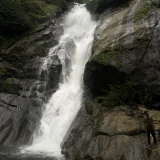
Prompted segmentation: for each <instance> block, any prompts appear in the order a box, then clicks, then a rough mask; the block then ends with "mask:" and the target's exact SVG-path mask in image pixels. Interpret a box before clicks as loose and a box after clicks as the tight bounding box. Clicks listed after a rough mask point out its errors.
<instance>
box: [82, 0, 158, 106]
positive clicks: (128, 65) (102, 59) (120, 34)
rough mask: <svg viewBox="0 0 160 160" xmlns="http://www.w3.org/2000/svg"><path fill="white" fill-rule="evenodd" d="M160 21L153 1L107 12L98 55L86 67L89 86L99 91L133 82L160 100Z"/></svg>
mask: <svg viewBox="0 0 160 160" xmlns="http://www.w3.org/2000/svg"><path fill="white" fill-rule="evenodd" d="M159 19H160V12H159V8H157V5H155V4H154V3H153V2H152V1H149V2H148V1H145V2H143V1H141V0H137V1H131V2H130V5H129V6H128V7H124V8H119V9H117V10H115V11H113V12H111V13H109V14H108V13H106V14H105V13H104V14H103V15H102V16H101V18H100V25H99V27H98V28H97V32H96V40H95V44H94V49H93V53H94V55H93V57H92V58H91V60H90V61H89V62H88V64H87V66H86V70H85V75H84V82H85V84H86V85H87V86H89V88H90V89H91V90H96V92H98V91H102V90H105V89H107V88H108V85H114V84H122V83H125V82H126V81H133V82H136V83H137V84H139V85H142V86H143V87H145V88H148V89H149V90H150V92H151V94H153V95H154V96H153V97H154V99H155V101H159V100H158V99H159V98H158V97H159V95H160V92H159V81H158V79H159V78H160V77H159V75H160V70H159V52H160V47H159V43H160V38H159V37H160V35H159V33H160V26H159ZM156 103H157V102H156Z"/></svg>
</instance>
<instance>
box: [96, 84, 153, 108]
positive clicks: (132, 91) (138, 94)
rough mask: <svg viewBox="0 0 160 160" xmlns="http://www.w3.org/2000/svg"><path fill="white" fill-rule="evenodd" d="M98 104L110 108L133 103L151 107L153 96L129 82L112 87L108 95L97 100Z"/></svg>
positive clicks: (147, 90) (107, 92)
mask: <svg viewBox="0 0 160 160" xmlns="http://www.w3.org/2000/svg"><path fill="white" fill-rule="evenodd" d="M96 102H97V103H98V104H100V105H101V106H102V107H109V108H112V107H115V106H118V105H123V104H133V103H137V104H138V103H139V104H145V105H149V104H150V103H151V102H152V94H151V92H150V90H149V89H147V88H145V87H143V86H142V85H139V84H136V83H133V82H130V81H128V82H126V83H125V84H122V85H114V86H110V88H109V89H108V90H106V95H104V96H102V97H98V98H96Z"/></svg>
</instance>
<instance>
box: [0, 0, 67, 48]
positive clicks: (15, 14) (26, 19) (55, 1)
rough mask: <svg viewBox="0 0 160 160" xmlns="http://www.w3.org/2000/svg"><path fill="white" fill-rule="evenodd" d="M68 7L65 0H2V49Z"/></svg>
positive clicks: (0, 13) (0, 31)
mask: <svg viewBox="0 0 160 160" xmlns="http://www.w3.org/2000/svg"><path fill="white" fill-rule="evenodd" d="M66 8H67V3H66V1H65V0H0V49H1V48H6V47H8V46H9V45H11V44H13V43H14V42H15V41H17V40H18V39H19V37H20V36H21V35H22V34H23V33H25V32H27V31H29V30H30V29H32V28H34V27H35V26H37V25H38V24H40V23H44V22H46V21H47V20H49V19H51V18H52V17H54V16H55V15H56V14H57V13H59V12H62V10H64V9H66Z"/></svg>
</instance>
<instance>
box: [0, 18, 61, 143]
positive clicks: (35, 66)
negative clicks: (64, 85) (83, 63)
mask: <svg viewBox="0 0 160 160" xmlns="http://www.w3.org/2000/svg"><path fill="white" fill-rule="evenodd" d="M62 34H63V27H62V26H61V25H59V22H58V21H56V22H47V23H45V24H43V25H41V26H39V27H38V28H36V29H35V30H34V31H32V32H30V33H28V34H27V35H26V36H25V37H24V38H23V39H22V40H20V41H19V42H17V43H16V44H14V45H13V46H12V47H10V48H9V49H7V50H3V52H2V53H1V60H0V111H1V112H0V122H1V124H0V143H1V144H5V145H8V144H17V145H19V144H26V143H28V142H29V140H30V139H31V136H32V134H33V131H34V130H35V128H36V127H37V124H38V122H39V119H40V118H41V107H42V106H43V105H44V103H45V102H46V101H47V99H48V98H49V97H50V95H51V94H52V93H54V92H55V91H56V89H57V88H58V83H59V79H60V75H61V70H62V65H61V62H60V60H59V58H58V55H57V54H56V52H53V53H52V51H50V52H51V54H50V55H49V54H48V53H50V52H49V50H50V48H52V47H54V46H55V45H57V44H58V40H59V37H60V36H61V35H62Z"/></svg>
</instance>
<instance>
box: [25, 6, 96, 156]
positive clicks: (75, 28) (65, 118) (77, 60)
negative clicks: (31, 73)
mask: <svg viewBox="0 0 160 160" xmlns="http://www.w3.org/2000/svg"><path fill="white" fill-rule="evenodd" d="M63 28H64V34H63V35H62V36H61V37H60V41H59V44H58V45H57V46H56V47H54V48H51V49H50V52H49V55H48V58H47V59H46V61H45V62H44V65H43V66H42V67H43V69H47V65H48V64H49V63H50V60H51V57H52V55H55V54H57V55H58V57H59V59H60V61H61V63H62V74H61V80H60V82H59V89H58V90H57V91H56V92H55V93H54V94H53V95H52V97H51V98H50V100H49V101H48V103H47V104H46V105H45V108H44V111H43V115H42V119H41V123H40V127H39V130H38V133H36V134H35V135H34V139H33V143H32V145H31V146H29V147H27V148H25V149H24V150H25V151H28V152H32V153H45V154H50V155H53V156H56V157H59V156H61V147H60V144H61V142H62V141H63V137H64V136H65V134H66V132H67V130H68V129H69V127H70V125H71V123H72V121H73V119H74V118H75V116H76V114H77V112H78V110H79V109H80V107H81V104H82V95H83V73H84V67H85V64H86V62H87V61H88V59H89V57H90V55H91V50H92V44H93V40H94V31H95V28H96V22H94V21H93V20H92V18H91V15H90V13H89V12H88V11H87V9H86V8H85V6H84V5H79V4H76V5H75V6H74V7H73V8H72V9H71V11H70V12H69V13H68V14H67V15H66V16H65V17H64V22H63Z"/></svg>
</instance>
